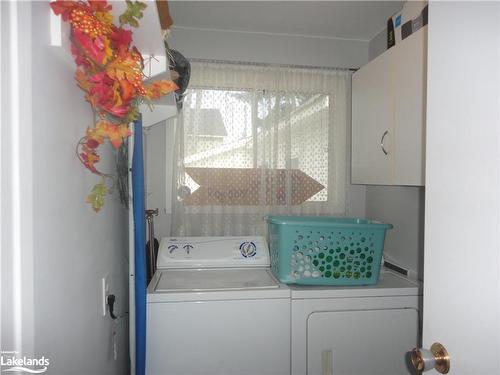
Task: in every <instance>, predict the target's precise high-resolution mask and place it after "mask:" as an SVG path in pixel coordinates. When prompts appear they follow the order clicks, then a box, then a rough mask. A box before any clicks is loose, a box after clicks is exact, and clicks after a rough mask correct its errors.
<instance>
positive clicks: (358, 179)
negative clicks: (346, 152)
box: [351, 48, 394, 184]
mask: <svg viewBox="0 0 500 375" xmlns="http://www.w3.org/2000/svg"><path fill="white" fill-rule="evenodd" d="M392 50H393V48H391V49H390V50H388V51H387V52H386V53H384V54H382V55H380V56H379V57H377V58H376V59H375V60H373V61H372V62H370V64H368V65H366V66H364V67H363V68H361V69H360V70H359V71H357V72H356V73H355V74H354V75H353V77H352V150H351V152H352V168H351V171H352V174H351V182H352V183H354V184H390V183H391V181H392V175H393V167H392V151H393V150H392V139H393V131H392V123H393V113H394V111H393V103H392V102H393V99H392V73H391V61H392V60H393V58H392V55H393V51H392ZM384 134H385V136H384ZM382 137H384V140H383V141H384V145H385V149H386V151H387V152H388V154H387V155H386V154H385V153H384V151H383V149H382V147H381V139H382Z"/></svg>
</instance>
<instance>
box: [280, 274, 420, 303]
mask: <svg viewBox="0 0 500 375" xmlns="http://www.w3.org/2000/svg"><path fill="white" fill-rule="evenodd" d="M290 289H291V294H292V299H322V298H353V297H391V296H394V297H396V296H419V295H422V290H421V285H420V283H419V282H416V281H412V280H409V279H407V278H405V277H403V276H400V275H397V274H396V273H394V272H392V271H390V270H386V269H385V268H382V269H381V270H380V277H379V280H378V283H377V284H376V285H370V286H299V285H290Z"/></svg>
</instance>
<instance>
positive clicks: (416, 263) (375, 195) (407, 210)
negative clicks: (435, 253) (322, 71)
mask: <svg viewBox="0 0 500 375" xmlns="http://www.w3.org/2000/svg"><path fill="white" fill-rule="evenodd" d="M386 33H387V29H384V30H382V31H381V32H380V33H379V34H377V35H376V36H375V37H374V38H373V39H372V40H371V41H370V43H369V57H370V60H373V59H374V58H376V57H377V56H378V55H380V54H381V53H383V52H384V51H385V50H386V48H387V47H386V46H387V44H386ZM424 195H425V194H424V188H423V187H411V186H367V187H366V216H367V217H369V218H371V219H377V220H382V221H385V222H387V223H391V224H393V225H394V229H392V230H390V231H389V232H388V233H387V237H386V242H385V250H384V252H385V255H386V256H387V257H389V258H391V260H393V261H394V262H395V263H398V264H399V265H401V266H404V267H408V268H410V269H412V270H414V271H415V272H417V274H418V277H419V278H420V279H422V275H423V252H424V248H423V246H424V243H423V241H424V203H425V197H424Z"/></svg>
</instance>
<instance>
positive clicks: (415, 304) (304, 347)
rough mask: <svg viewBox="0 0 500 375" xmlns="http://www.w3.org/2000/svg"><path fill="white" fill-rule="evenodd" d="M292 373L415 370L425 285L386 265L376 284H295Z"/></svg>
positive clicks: (374, 374)
mask: <svg viewBox="0 0 500 375" xmlns="http://www.w3.org/2000/svg"><path fill="white" fill-rule="evenodd" d="M290 288H291V298H292V308H291V311H292V318H291V319H292V330H291V332H292V344H291V345H292V353H291V358H292V375H305V374H307V375H401V374H409V373H411V372H410V371H409V370H408V367H407V358H406V352H407V351H409V350H411V349H412V348H414V347H417V346H418V345H417V344H418V340H419V327H420V316H419V315H420V314H419V311H421V309H420V305H421V289H420V285H419V284H418V283H416V282H413V281H410V280H408V279H407V278H405V277H403V276H401V275H399V274H397V273H394V272H392V271H389V270H386V269H382V270H381V273H380V279H379V282H378V283H377V285H374V286H362V287H352V286H349V287H306V286H290Z"/></svg>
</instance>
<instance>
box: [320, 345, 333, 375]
mask: <svg viewBox="0 0 500 375" xmlns="http://www.w3.org/2000/svg"><path fill="white" fill-rule="evenodd" d="M321 375H333V352H332V351H331V350H323V351H322V352H321Z"/></svg>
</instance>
